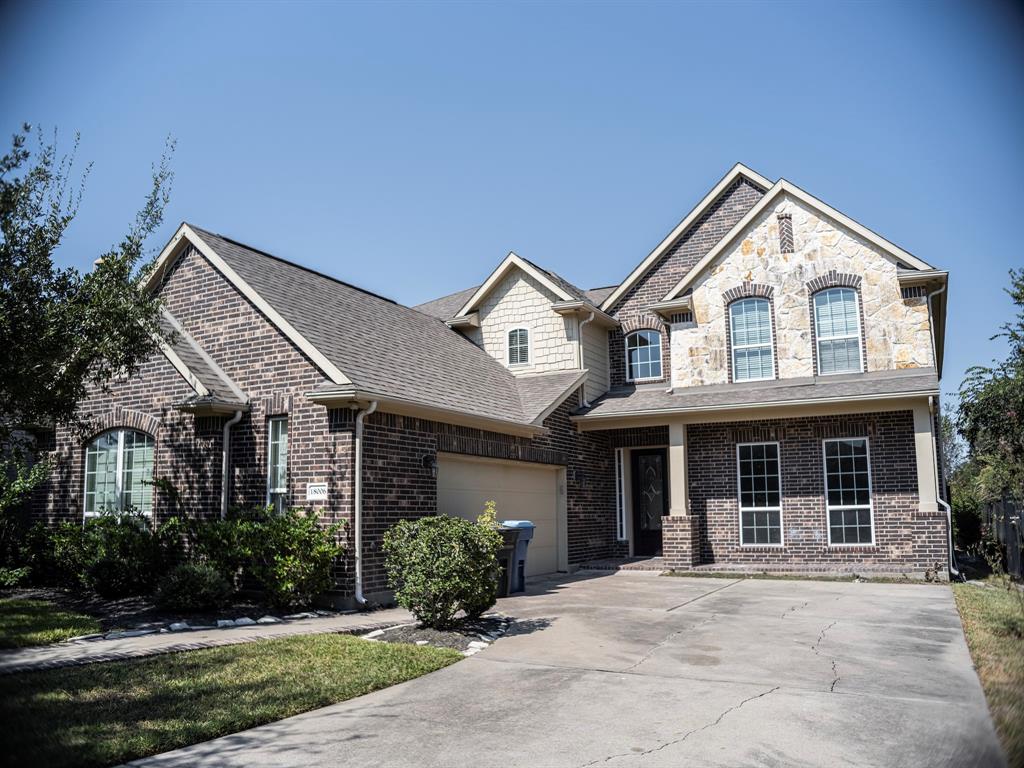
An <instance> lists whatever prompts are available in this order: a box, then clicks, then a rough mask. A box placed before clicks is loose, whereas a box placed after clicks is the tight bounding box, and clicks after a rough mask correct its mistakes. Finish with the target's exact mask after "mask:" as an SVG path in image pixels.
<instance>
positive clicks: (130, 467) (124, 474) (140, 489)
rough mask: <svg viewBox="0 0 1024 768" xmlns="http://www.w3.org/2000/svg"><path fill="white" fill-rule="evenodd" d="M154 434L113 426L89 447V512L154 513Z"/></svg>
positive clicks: (86, 471)
mask: <svg viewBox="0 0 1024 768" xmlns="http://www.w3.org/2000/svg"><path fill="white" fill-rule="evenodd" d="M153 447H154V441H153V436H152V435H148V434H146V433H145V432H140V431H138V430H135V429H128V428H118V429H110V430H107V431H106V432H102V433H101V434H99V435H97V436H96V437H94V438H93V439H92V440H90V441H89V443H88V444H87V445H86V447H85V515H86V517H90V516H93V515H101V514H105V513H113V512H138V513H141V514H144V515H152V514H153Z"/></svg>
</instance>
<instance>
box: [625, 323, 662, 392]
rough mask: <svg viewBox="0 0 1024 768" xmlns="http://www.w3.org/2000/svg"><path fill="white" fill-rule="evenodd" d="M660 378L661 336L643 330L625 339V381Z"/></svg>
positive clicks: (655, 332)
mask: <svg viewBox="0 0 1024 768" xmlns="http://www.w3.org/2000/svg"><path fill="white" fill-rule="evenodd" d="M660 378H661V334H660V333H659V332H658V331H654V330H651V329H644V330H640V331H634V332H633V333H631V334H629V335H628V336H627V337H626V381H630V382H637V381H648V380H652V379H660Z"/></svg>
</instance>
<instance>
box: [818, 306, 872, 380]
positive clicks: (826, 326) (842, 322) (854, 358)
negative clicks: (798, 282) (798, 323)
mask: <svg viewBox="0 0 1024 768" xmlns="http://www.w3.org/2000/svg"><path fill="white" fill-rule="evenodd" d="M814 333H815V336H816V337H817V343H818V374H819V375H822V376H824V375H827V374H830V373H860V372H861V370H862V364H861V354H860V349H861V344H860V309H859V308H858V306H857V292H856V291H855V290H853V288H829V289H828V290H825V291H819V292H818V293H816V294H814Z"/></svg>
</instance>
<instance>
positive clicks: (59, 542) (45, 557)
mask: <svg viewBox="0 0 1024 768" xmlns="http://www.w3.org/2000/svg"><path fill="white" fill-rule="evenodd" d="M21 560H22V562H23V563H24V564H25V565H26V566H28V568H29V575H30V577H31V581H32V583H33V584H38V585H43V586H48V587H64V588H66V589H75V588H81V587H83V586H84V585H85V584H84V581H85V580H84V573H85V561H86V552H85V531H84V529H83V527H82V526H81V525H77V524H75V523H67V522H65V523H60V524H59V525H57V526H56V527H53V528H51V527H49V526H47V525H45V524H43V523H37V524H36V525H34V526H32V528H30V529H29V531H28V533H27V534H26V536H25V541H24V542H23V544H22V552H21Z"/></svg>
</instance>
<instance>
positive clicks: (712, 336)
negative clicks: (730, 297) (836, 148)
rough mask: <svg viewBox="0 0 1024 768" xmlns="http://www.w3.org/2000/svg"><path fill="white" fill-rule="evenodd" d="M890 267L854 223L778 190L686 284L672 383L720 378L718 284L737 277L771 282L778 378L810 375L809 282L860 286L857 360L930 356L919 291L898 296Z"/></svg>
mask: <svg viewBox="0 0 1024 768" xmlns="http://www.w3.org/2000/svg"><path fill="white" fill-rule="evenodd" d="M778 214H790V215H791V216H792V225H793V237H794V251H793V253H783V252H782V251H781V250H780V245H779V237H778V226H779V224H778V220H777V218H776V217H777V215H778ZM896 270H897V266H896V263H895V262H894V261H893V260H892V259H891V258H889V257H888V256H887V255H885V254H883V253H882V252H880V251H879V250H878V249H877V248H875V247H874V246H873V245H871V244H869V243H868V242H867V241H865V240H863V239H862V238H860V237H858V236H857V235H856V234H855V233H853V232H851V231H849V230H846V229H844V228H842V227H841V226H840V225H838V224H837V223H835V222H832V221H831V220H827V219H824V218H822V217H820V216H818V214H817V213H815V212H814V211H812V210H810V209H809V208H807V207H806V206H804V205H803V204H802V203H800V202H799V201H797V200H795V199H793V198H790V197H788V196H785V197H783V198H781V199H780V200H779V202H778V204H777V205H775V206H773V207H771V208H770V210H766V211H764V212H762V214H761V215H760V216H759V217H757V219H756V220H755V221H753V222H752V223H751V225H750V227H749V229H748V230H747V232H746V233H744V235H743V236H742V237H740V238H739V239H738V241H737V242H736V244H735V245H734V246H733V247H732V248H730V249H729V250H728V251H727V252H726V253H724V254H723V255H722V256H721V257H720V258H719V259H718V260H717V262H716V263H715V264H714V265H713V266H712V267H711V268H710V269H709V270H707V271H706V272H705V273H704V274H703V275H702V276H701V277H700V278H698V279H697V281H696V283H695V284H694V286H693V299H692V300H693V312H694V320H695V321H696V323H695V325H694V326H693V327H690V328H685V327H681V328H673V333H672V385H673V386H675V387H690V386H699V385H702V384H721V383H725V382H727V381H728V365H727V358H726V349H727V333H728V329H727V327H726V325H727V324H726V318H725V313H726V304H727V302H725V301H723V294H725V293H726V292H727V291H729V290H730V289H732V288H734V287H735V286H736V285H737V284H742V283H744V282H751V283H757V284H761V285H766V286H771V287H772V288H773V289H774V295H775V307H774V313H773V314H774V320H775V326H776V329H777V333H776V345H777V349H778V365H777V375H778V378H780V379H785V378H794V377H803V376H812V375H814V352H813V343H812V341H813V340H812V325H813V318H812V316H811V314H810V313H809V311H808V306H809V304H808V301H809V290H810V289H811V287H813V290H821V289H822V288H825V287H829V286H831V285H833V284H835V285H849V286H851V287H858V288H859V290H860V297H861V311H862V313H863V317H864V323H863V324H862V325H863V338H864V349H865V370H868V371H881V370H891V369H894V368H916V367H929V366H932V365H933V364H934V362H933V360H932V349H931V332H930V327H929V319H928V308H927V306H926V302H925V299H923V298H919V297H914V298H909V299H904V298H903V295H902V292H901V290H900V285H899V282H898V280H897V274H896ZM669 287H671V286H669ZM667 290H668V289H666V293H667ZM811 292H813V291H811ZM663 297H664V294H662V296H661V297H659V298H663Z"/></svg>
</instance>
